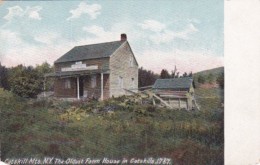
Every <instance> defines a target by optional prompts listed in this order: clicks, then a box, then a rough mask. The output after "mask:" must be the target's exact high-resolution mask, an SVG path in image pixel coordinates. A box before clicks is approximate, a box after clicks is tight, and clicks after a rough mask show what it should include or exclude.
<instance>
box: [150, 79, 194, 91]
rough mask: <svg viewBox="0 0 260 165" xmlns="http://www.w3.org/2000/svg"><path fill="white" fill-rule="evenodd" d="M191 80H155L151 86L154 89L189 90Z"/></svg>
mask: <svg viewBox="0 0 260 165" xmlns="http://www.w3.org/2000/svg"><path fill="white" fill-rule="evenodd" d="M192 82H193V80H192V78H191V77H183V78H171V79H157V80H156V81H155V83H154V85H153V88H154V89H189V88H190V86H191V84H192Z"/></svg>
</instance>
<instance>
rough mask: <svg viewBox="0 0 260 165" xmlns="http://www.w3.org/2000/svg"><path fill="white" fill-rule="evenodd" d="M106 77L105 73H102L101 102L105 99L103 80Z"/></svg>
mask: <svg viewBox="0 0 260 165" xmlns="http://www.w3.org/2000/svg"><path fill="white" fill-rule="evenodd" d="M103 79H104V77H103V73H101V100H103V99H104V91H103V81H104V80H103Z"/></svg>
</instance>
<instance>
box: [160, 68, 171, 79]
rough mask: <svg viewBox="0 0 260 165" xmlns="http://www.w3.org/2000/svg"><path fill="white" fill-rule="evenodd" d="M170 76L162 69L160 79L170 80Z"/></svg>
mask: <svg viewBox="0 0 260 165" xmlns="http://www.w3.org/2000/svg"><path fill="white" fill-rule="evenodd" d="M170 77H171V76H170V74H169V72H168V71H167V70H166V69H162V71H161V74H160V78H162V79H166V78H170Z"/></svg>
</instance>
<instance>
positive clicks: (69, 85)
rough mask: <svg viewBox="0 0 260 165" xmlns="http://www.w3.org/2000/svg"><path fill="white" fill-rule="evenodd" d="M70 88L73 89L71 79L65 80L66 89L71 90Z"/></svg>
mask: <svg viewBox="0 0 260 165" xmlns="http://www.w3.org/2000/svg"><path fill="white" fill-rule="evenodd" d="M70 88H71V84H70V79H66V80H65V89H70Z"/></svg>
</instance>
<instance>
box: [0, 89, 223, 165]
mask: <svg viewBox="0 0 260 165" xmlns="http://www.w3.org/2000/svg"><path fill="white" fill-rule="evenodd" d="M213 94H214V93H213ZM0 99H1V100H0V103H1V135H2V138H3V139H2V140H3V142H2V149H1V150H2V159H5V158H7V157H26V156H30V157H33V156H35V157H43V156H55V157H61V158H67V157H83V158H84V157H86V156H87V157H92V158H100V157H110V158H123V157H129V158H130V157H150V156H154V157H169V158H172V159H173V161H174V162H175V163H177V164H223V145H224V144H223V143H224V136H223V109H220V108H219V105H217V106H215V104H212V105H210V106H211V107H207V106H204V107H203V109H202V110H201V111H192V112H188V111H175V110H169V109H165V108H156V107H152V106H150V105H145V106H144V105H137V104H129V105H127V106H126V105H123V104H122V100H120V99H118V100H117V99H111V100H108V101H105V102H90V103H78V102H77V103H69V102H61V101H48V100H45V101H35V100H34V101H31V100H24V99H22V98H19V97H17V96H14V95H13V94H11V93H9V92H6V91H3V90H0ZM200 103H203V102H200ZM213 106H215V107H213ZM107 107H109V108H107ZM207 108H208V109H207ZM211 109H212V110H211Z"/></svg>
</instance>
